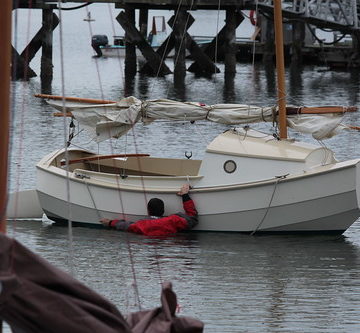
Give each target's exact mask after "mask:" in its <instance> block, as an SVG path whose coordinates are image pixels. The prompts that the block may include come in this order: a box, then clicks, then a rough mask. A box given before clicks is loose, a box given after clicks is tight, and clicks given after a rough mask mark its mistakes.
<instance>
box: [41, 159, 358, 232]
mask: <svg viewBox="0 0 360 333" xmlns="http://www.w3.org/2000/svg"><path fill="white" fill-rule="evenodd" d="M48 161H49V157H45V158H44V159H43V160H42V161H41V162H40V163H39V164H38V166H37V169H38V187H37V190H38V195H39V200H40V204H41V206H42V207H43V209H44V211H45V213H46V214H47V215H48V217H49V218H53V219H71V220H72V221H73V222H80V223H90V224H98V223H99V222H98V221H99V219H100V218H101V217H107V218H126V219H129V220H134V221H135V220H137V219H138V218H140V217H143V216H145V215H146V202H147V200H148V199H150V198H151V197H159V198H161V199H163V200H164V202H165V207H166V208H167V211H166V212H165V213H166V214H170V213H173V212H178V211H181V201H180V199H179V198H178V197H176V195H175V193H176V191H177V190H178V188H179V187H180V185H181V184H183V183H184V182H186V177H162V178H161V177H151V176H144V177H142V180H141V181H139V180H137V183H136V181H135V178H139V177H127V178H125V179H122V178H121V177H119V176H115V175H108V174H102V173H97V172H91V171H86V172H85V171H84V172H83V173H82V174H83V175H86V176H87V177H90V178H84V179H80V178H76V177H75V175H74V173H72V172H71V173H70V181H69V185H70V202H71V203H70V204H68V203H67V199H68V196H67V182H66V178H65V177H66V172H65V170H63V169H61V168H56V167H54V166H48V167H45V166H46V165H47V163H48ZM359 168H360V166H359V160H353V161H348V162H341V163H334V164H332V165H330V166H329V165H327V166H323V167H321V166H319V167H317V168H315V169H314V170H312V171H310V172H307V173H304V174H302V175H301V174H300V175H296V176H291V175H289V176H287V177H286V178H284V179H276V178H273V179H269V180H265V181H258V182H253V183H246V184H239V185H236V184H233V185H223V186H201V182H202V180H201V179H199V178H197V177H190V182H191V183H192V184H193V185H194V190H193V191H192V195H191V196H192V198H193V199H194V201H195V203H196V207H197V209H198V211H199V225H198V226H197V228H196V230H202V231H233V232H248V233H251V232H254V231H256V232H318V231H329V232H338V233H342V232H343V231H345V230H346V229H347V228H349V226H350V225H351V224H353V223H354V222H355V221H356V219H357V218H358V217H359V215H360V210H359V193H358V189H357V188H358V187H359V184H358V182H359V180H358V179H359V174H360V171H359ZM160 178H161V181H160ZM48 184H51V186H48ZM119 189H120V190H119Z"/></svg>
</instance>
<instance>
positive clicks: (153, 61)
mask: <svg viewBox="0 0 360 333" xmlns="http://www.w3.org/2000/svg"><path fill="white" fill-rule="evenodd" d="M129 10H130V9H129ZM129 10H125V12H124V11H122V12H120V14H119V15H118V16H117V17H116V20H117V21H118V22H119V23H120V25H121V26H122V28H123V29H124V30H125V45H126V46H125V47H126V54H125V75H127V74H133V73H136V52H135V46H137V47H138V48H139V49H140V51H141V53H142V54H143V56H144V57H145V59H146V60H147V61H148V63H149V64H150V66H151V69H152V71H153V73H154V74H157V75H159V76H164V75H166V74H170V73H171V70H170V69H169V68H168V67H167V66H166V64H165V63H164V62H163V61H162V59H161V57H160V56H159V55H158V54H157V53H156V52H155V51H154V50H153V48H152V47H151V46H150V45H149V44H148V42H147V41H146V40H145V38H144V36H143V35H142V34H141V33H140V32H139V30H138V29H136V27H135V10H134V9H131V11H130V12H129ZM134 62H135V64H134Z"/></svg>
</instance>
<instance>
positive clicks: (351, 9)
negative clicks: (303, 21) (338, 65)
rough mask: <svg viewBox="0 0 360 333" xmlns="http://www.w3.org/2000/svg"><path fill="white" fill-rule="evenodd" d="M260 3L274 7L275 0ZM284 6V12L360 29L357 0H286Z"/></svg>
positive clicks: (264, 0) (263, 0) (259, 1)
mask: <svg viewBox="0 0 360 333" xmlns="http://www.w3.org/2000/svg"><path fill="white" fill-rule="evenodd" d="M258 4H259V5H260V6H268V7H273V0H258ZM282 7H283V12H284V13H286V12H288V13H289V14H295V15H298V16H300V17H302V18H310V19H311V18H312V19H316V20H321V21H324V22H329V23H335V24H338V25H339V26H341V25H342V26H346V27H352V28H353V29H359V23H358V19H359V17H358V9H360V8H358V6H357V0H292V1H291V0H284V1H282ZM359 7H360V4H359Z"/></svg>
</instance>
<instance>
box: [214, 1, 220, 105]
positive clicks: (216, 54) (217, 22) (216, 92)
mask: <svg viewBox="0 0 360 333" xmlns="http://www.w3.org/2000/svg"><path fill="white" fill-rule="evenodd" d="M220 3H221V0H219V1H218V8H217V17H216V32H215V34H216V35H215V55H214V62H215V68H214V71H215V72H214V74H215V75H214V84H215V101H216V103H218V101H219V94H218V89H217V87H216V85H217V73H216V64H217V57H218V41H219V39H218V34H219V20H220V17H219V16H220Z"/></svg>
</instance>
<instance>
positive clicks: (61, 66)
mask: <svg viewBox="0 0 360 333" xmlns="http://www.w3.org/2000/svg"><path fill="white" fill-rule="evenodd" d="M58 7H59V8H60V9H59V35H60V36H59V39H60V71H61V93H62V96H66V94H65V66H64V48H63V24H62V23H63V21H62V14H61V1H60V0H58ZM62 104H63V110H62V111H63V114H64V117H63V132H64V148H65V160H66V161H68V160H69V151H68V147H67V139H68V138H67V135H66V134H67V119H66V116H65V115H66V107H65V99H64V98H63V99H62ZM69 171H70V168H69V163H66V165H65V172H66V199H67V211H68V239H69V247H68V254H69V256H68V257H69V264H70V265H69V266H70V272H71V275H73V276H74V263H73V233H72V209H71V204H70V178H69Z"/></svg>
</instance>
